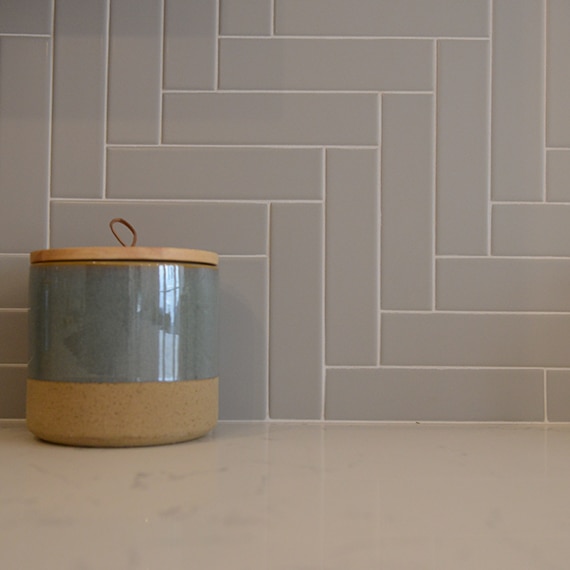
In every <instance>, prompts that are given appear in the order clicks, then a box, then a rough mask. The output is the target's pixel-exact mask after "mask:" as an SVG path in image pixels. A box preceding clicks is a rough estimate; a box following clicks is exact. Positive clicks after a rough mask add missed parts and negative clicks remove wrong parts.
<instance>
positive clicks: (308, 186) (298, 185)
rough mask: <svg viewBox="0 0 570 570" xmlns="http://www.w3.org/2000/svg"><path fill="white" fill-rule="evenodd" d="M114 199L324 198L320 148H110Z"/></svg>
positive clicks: (109, 172) (109, 190) (109, 186)
mask: <svg viewBox="0 0 570 570" xmlns="http://www.w3.org/2000/svg"><path fill="white" fill-rule="evenodd" d="M107 156H108V160H107V196H108V197H109V198H161V199H168V198H194V199H196V198H198V199H208V198H210V199H213V198H215V199H245V200H248V199H253V200H256V199H257V200H270V199H290V200H294V199H297V200H302V199H312V200H319V199H321V198H322V196H323V188H322V186H323V181H322V178H323V174H322V151H321V150H320V149H274V148H243V147H241V148H227V147H221V148H212V147H207V148H204V147H202V148H200V147H191V148H172V147H169V148H111V149H109V151H108V155H107Z"/></svg>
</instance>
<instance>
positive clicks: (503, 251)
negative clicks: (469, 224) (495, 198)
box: [491, 204, 570, 257]
mask: <svg viewBox="0 0 570 570" xmlns="http://www.w3.org/2000/svg"><path fill="white" fill-rule="evenodd" d="M492 235H493V237H492V250H491V251H492V253H493V254H495V255H527V256H528V255H530V256H532V255H537V256H560V257H565V256H569V255H570V207H568V206H567V205H554V204H537V205H534V204H504V205H495V206H493V222H492Z"/></svg>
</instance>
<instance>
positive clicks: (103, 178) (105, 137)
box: [101, 0, 111, 200]
mask: <svg viewBox="0 0 570 570" xmlns="http://www.w3.org/2000/svg"><path fill="white" fill-rule="evenodd" d="M106 33H107V44H106V49H107V51H106V54H105V76H104V80H103V81H104V82H105V85H104V86H103V91H104V93H105V103H104V108H103V116H104V124H103V168H102V173H101V184H102V188H101V198H102V199H103V200H106V199H107V142H108V139H109V136H108V134H109V72H110V67H109V61H110V52H111V0H107V32H106Z"/></svg>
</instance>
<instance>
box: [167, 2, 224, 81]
mask: <svg viewBox="0 0 570 570" xmlns="http://www.w3.org/2000/svg"><path fill="white" fill-rule="evenodd" d="M217 31H218V21H217V1H216V0H165V14H164V34H165V37H164V87H165V88H166V89H213V88H214V87H215V85H216V34H217Z"/></svg>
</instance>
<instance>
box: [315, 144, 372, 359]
mask: <svg viewBox="0 0 570 570" xmlns="http://www.w3.org/2000/svg"><path fill="white" fill-rule="evenodd" d="M378 159H379V156H378V151H376V150H329V151H328V152H327V162H326V164H327V168H326V175H327V201H326V220H327V223H326V252H327V255H326V283H327V289H326V319H325V322H326V333H325V338H326V361H327V363H328V364H368V365H373V364H376V363H377V361H378V342H379V340H378V333H379V324H378V319H379V307H378V286H379V283H378V272H379V271H378V270H379V268H378V263H379V255H378V253H379V251H378V250H379V244H378V241H379V240H378V222H379V213H380V208H379V195H378V194H379V180H378V178H379V161H378Z"/></svg>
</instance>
